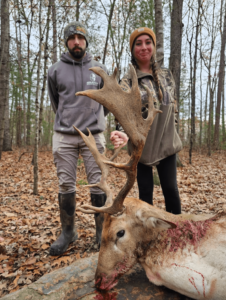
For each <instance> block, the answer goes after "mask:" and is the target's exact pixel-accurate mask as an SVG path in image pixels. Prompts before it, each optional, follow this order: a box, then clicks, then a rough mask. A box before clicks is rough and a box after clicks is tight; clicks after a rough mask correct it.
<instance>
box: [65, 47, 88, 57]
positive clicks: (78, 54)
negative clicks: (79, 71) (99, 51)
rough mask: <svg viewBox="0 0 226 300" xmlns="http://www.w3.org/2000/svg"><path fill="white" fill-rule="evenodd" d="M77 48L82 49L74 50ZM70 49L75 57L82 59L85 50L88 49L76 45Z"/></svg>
mask: <svg viewBox="0 0 226 300" xmlns="http://www.w3.org/2000/svg"><path fill="white" fill-rule="evenodd" d="M75 49H79V50H80V51H76V52H75V51H74V50H75ZM68 51H69V52H70V53H71V55H72V56H73V57H74V58H75V59H81V58H82V57H83V56H84V54H85V52H86V49H82V48H80V47H74V48H72V49H70V48H68Z"/></svg>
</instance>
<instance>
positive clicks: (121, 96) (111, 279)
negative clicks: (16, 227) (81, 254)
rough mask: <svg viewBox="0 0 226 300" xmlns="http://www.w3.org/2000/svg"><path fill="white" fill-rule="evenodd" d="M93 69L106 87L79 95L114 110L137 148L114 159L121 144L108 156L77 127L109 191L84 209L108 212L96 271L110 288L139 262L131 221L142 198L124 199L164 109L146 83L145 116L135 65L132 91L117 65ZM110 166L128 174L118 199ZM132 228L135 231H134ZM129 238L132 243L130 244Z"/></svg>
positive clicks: (102, 185)
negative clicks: (125, 86)
mask: <svg viewBox="0 0 226 300" xmlns="http://www.w3.org/2000/svg"><path fill="white" fill-rule="evenodd" d="M90 70H92V71H93V72H94V73H96V74H97V75H99V76H101V77H102V79H103V81H104V87H103V88H102V89H100V90H87V91H83V92H78V93H76V95H85V96H88V97H90V98H92V99H94V100H96V101H97V102H99V103H100V104H102V105H103V106H105V107H106V108H107V109H108V110H109V111H111V112H112V113H113V114H114V116H115V117H116V119H117V120H118V121H119V122H120V124H121V125H122V127H123V128H124V130H125V132H126V133H127V135H128V137H129V139H130V142H131V144H132V148H133V151H132V154H131V157H130V159H129V161H128V162H127V163H125V164H119V163H114V162H113V159H114V158H115V157H116V155H117V154H118V152H119V151H120V148H119V149H118V150H117V151H116V153H115V155H114V156H113V157H112V158H110V159H108V158H107V157H106V156H105V155H104V154H100V153H99V152H98V150H97V147H96V144H95V140H94V138H93V136H92V134H91V133H90V132H89V135H88V136H86V135H84V134H83V133H82V132H81V131H80V130H79V129H77V128H75V127H74V128H75V129H76V130H77V131H78V132H79V134H80V135H81V137H82V138H83V140H84V141H85V143H86V144H87V146H88V147H89V149H90V151H91V153H92V154H93V156H94V158H95V160H96V162H97V164H98V165H99V167H100V169H101V171H102V177H101V180H100V182H99V183H97V184H96V186H98V187H99V188H101V189H102V190H103V191H104V192H105V193H106V195H107V200H106V204H105V206H104V207H93V206H90V205H83V206H82V207H81V208H80V210H81V211H83V212H85V213H96V212H99V213H105V221H104V225H103V233H102V242H101V248H100V255H99V263H98V268H97V273H96V285H97V286H98V287H101V288H102V289H104V288H106V289H109V288H112V286H113V285H114V284H115V282H116V280H117V278H118V277H119V276H120V275H122V274H123V273H125V271H126V270H128V268H129V267H131V266H132V265H133V264H134V263H135V262H136V255H135V254H134V253H133V251H132V250H131V249H132V248H133V249H134V250H135V249H136V247H137V243H138V240H135V239H132V235H134V230H135V231H136V232H137V234H136V236H137V237H138V236H141V233H140V232H139V228H136V229H134V226H131V224H133V225H136V221H135V220H132V219H131V213H132V210H134V209H135V211H136V210H137V206H139V200H136V201H135V202H133V204H131V205H125V204H124V200H125V198H126V196H127V194H128V192H129V191H130V189H131V188H132V186H133V184H134V181H135V179H136V168H137V163H138V161H139V159H140V156H141V154H142V150H143V147H144V145H145V141H146V137H147V134H148V132H149V130H150V127H151V124H152V123H153V121H154V118H155V116H156V114H157V113H160V112H161V111H159V110H157V109H155V107H154V103H153V99H152V97H151V92H150V91H149V89H148V88H147V87H146V90H147V94H148V116H147V118H145V119H144V118H143V117H142V113H141V112H142V103H141V95H140V91H139V87H138V80H137V76H136V72H135V70H134V68H133V66H132V65H130V73H131V78H132V87H131V89H130V91H129V92H125V91H123V90H122V88H121V87H120V86H119V84H118V82H117V79H116V74H117V69H115V71H114V73H113V75H112V76H108V75H107V74H106V73H105V72H104V70H102V69H101V68H99V67H94V68H91V69H90ZM109 166H113V167H115V168H119V169H122V170H124V171H125V172H126V175H127V181H126V184H125V185H124V186H123V188H122V189H121V190H120V191H119V193H118V195H117V196H116V198H115V199H114V200H113V199H112V192H111V190H110V188H109V186H108V185H107V176H108V170H109ZM167 226H168V225H167ZM131 230H132V231H133V232H131ZM129 232H130V234H129ZM125 233H126V234H125ZM125 236H126V238H125ZM129 236H131V238H129ZM120 239H121V240H120ZM119 240H120V241H122V240H124V242H123V243H122V244H123V245H122V249H124V250H122V249H121V250H120V251H118V252H117V250H116V248H117V246H116V244H117V241H118V243H119ZM128 242H129V244H130V245H129V246H128ZM115 250H116V251H115ZM112 251H113V252H112ZM128 251H129V254H128ZM113 253H114V254H113ZM126 253H127V254H128V255H127V254H126ZM112 255H113V256H114V259H113V257H112ZM110 257H111V258H110ZM103 266H104V267H103ZM123 266H124V267H123Z"/></svg>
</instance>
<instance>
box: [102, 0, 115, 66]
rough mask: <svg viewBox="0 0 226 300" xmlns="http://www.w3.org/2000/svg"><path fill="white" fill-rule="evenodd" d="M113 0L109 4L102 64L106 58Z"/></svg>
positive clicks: (113, 5)
mask: <svg viewBox="0 0 226 300" xmlns="http://www.w3.org/2000/svg"><path fill="white" fill-rule="evenodd" d="M115 1H116V0H113V3H112V4H111V9H110V14H109V17H108V29H107V37H106V41H105V46H104V55H103V60H102V62H103V64H105V58H106V55H107V46H108V38H109V31H110V28H111V20H112V16H113V11H114V7H115Z"/></svg>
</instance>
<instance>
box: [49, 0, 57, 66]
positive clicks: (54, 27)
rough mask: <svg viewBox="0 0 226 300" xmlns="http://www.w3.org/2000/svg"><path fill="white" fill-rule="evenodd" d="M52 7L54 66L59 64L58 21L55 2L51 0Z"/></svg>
mask: <svg viewBox="0 0 226 300" xmlns="http://www.w3.org/2000/svg"><path fill="white" fill-rule="evenodd" d="M50 5H51V6H52V22H53V59H52V61H53V64H54V63H55V62H57V20H56V4H55V0H50Z"/></svg>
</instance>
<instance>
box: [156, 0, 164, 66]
mask: <svg viewBox="0 0 226 300" xmlns="http://www.w3.org/2000/svg"><path fill="white" fill-rule="evenodd" d="M155 34H156V40H157V45H156V50H157V51H156V53H157V61H158V64H159V66H161V65H163V64H164V43H163V14H162V0H155Z"/></svg>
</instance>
